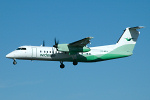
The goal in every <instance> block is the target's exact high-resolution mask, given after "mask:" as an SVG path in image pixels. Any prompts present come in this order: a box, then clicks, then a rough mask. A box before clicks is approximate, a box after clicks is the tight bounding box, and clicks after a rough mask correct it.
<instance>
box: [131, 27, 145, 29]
mask: <svg viewBox="0 0 150 100" xmlns="http://www.w3.org/2000/svg"><path fill="white" fill-rule="evenodd" d="M141 28H144V26H136V27H129V29H141Z"/></svg>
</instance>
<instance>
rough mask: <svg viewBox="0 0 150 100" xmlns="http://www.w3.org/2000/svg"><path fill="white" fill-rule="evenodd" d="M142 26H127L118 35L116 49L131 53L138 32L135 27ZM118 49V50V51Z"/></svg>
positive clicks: (139, 27)
mask: <svg viewBox="0 0 150 100" xmlns="http://www.w3.org/2000/svg"><path fill="white" fill-rule="evenodd" d="M141 28H144V27H143V26H137V27H129V28H126V29H125V30H124V33H123V34H122V36H121V37H120V39H119V40H118V42H117V44H116V45H117V46H118V49H119V48H120V50H119V51H120V52H122V53H123V54H124V53H126V54H132V52H133V49H134V46H135V44H136V41H137V39H138V36H139V34H140V32H139V31H137V29H141ZM119 51H118V52H119Z"/></svg>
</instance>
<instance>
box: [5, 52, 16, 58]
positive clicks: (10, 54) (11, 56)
mask: <svg viewBox="0 0 150 100" xmlns="http://www.w3.org/2000/svg"><path fill="white" fill-rule="evenodd" d="M6 58H14V55H13V54H12V53H9V54H7V55H6Z"/></svg>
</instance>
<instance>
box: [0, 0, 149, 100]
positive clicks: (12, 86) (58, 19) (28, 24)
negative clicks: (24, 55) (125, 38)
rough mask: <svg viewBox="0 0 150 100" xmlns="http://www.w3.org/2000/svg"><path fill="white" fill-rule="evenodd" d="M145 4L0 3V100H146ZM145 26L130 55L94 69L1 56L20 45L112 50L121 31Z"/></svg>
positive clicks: (93, 0) (100, 0) (81, 0)
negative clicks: (80, 43) (86, 41)
mask: <svg viewBox="0 0 150 100" xmlns="http://www.w3.org/2000/svg"><path fill="white" fill-rule="evenodd" d="M149 4H150V1H149V0H123V1H120V0H113V1H112V0H43V1H42V0H1V1H0V35H1V38H0V46H1V48H0V54H1V57H0V64H1V65H0V100H60V99H61V100H150V61H149V56H150V53H149V51H150V46H149V43H150V40H149V37H150V34H149V32H150V28H149V26H150V13H149V11H150V6H149ZM138 25H143V26H145V28H144V29H140V30H139V31H140V32H141V34H140V36H139V39H138V41H137V44H136V47H135V50H134V55H133V56H131V57H128V58H122V59H117V60H110V61H104V62H96V63H79V64H78V65H77V66H73V65H72V63H69V62H66V63H64V64H65V65H66V67H65V69H63V70H62V69H60V68H59V65H60V63H59V62H48V61H33V62H31V61H23V60H17V62H18V64H17V65H16V66H14V65H13V64H12V62H13V60H11V59H6V58H5V55H6V54H8V53H9V52H11V51H13V50H14V49H16V48H17V47H19V46H22V45H36V46H40V45H41V44H42V41H43V40H45V42H46V45H47V46H52V45H53V44H54V38H55V37H56V38H57V39H59V41H60V43H71V42H74V41H76V40H79V39H82V38H85V37H88V36H93V37H94V39H92V41H91V43H92V44H90V45H88V46H90V47H92V46H100V45H109V44H114V43H116V42H117V40H118V39H119V37H120V35H121V34H122V33H123V30H124V29H125V28H126V27H132V26H138Z"/></svg>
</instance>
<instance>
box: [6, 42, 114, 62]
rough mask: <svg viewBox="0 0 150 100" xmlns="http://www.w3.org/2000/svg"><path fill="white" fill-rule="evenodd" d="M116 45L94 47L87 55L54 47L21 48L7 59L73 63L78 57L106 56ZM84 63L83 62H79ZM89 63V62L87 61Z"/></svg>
mask: <svg viewBox="0 0 150 100" xmlns="http://www.w3.org/2000/svg"><path fill="white" fill-rule="evenodd" d="M113 47H114V45H112V46H111V45H110V46H100V47H92V48H90V49H91V51H89V52H85V53H82V52H81V53H80V52H79V53H77V54H75V55H70V54H69V52H61V51H57V50H56V48H54V47H43V46H21V47H19V48H18V49H16V50H14V51H13V52H11V53H9V54H7V55H6V57H7V58H11V59H24V60H47V61H73V60H74V59H77V57H78V56H80V57H81V56H83V57H86V56H91V55H100V54H102V55H103V54H106V53H108V52H110V51H111V50H112V49H113ZM79 62H82V61H79ZM83 62H85V61H83ZM86 62H87V61H86Z"/></svg>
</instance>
